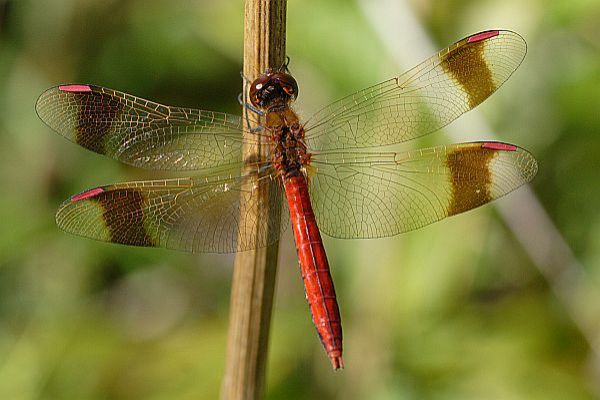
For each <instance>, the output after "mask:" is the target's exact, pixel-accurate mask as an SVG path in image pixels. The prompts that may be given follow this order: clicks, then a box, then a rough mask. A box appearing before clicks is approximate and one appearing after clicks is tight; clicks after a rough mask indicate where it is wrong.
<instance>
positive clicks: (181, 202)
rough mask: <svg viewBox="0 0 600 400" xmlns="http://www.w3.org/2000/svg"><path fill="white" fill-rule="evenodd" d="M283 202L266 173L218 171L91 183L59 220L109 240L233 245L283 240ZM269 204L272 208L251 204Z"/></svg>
mask: <svg viewBox="0 0 600 400" xmlns="http://www.w3.org/2000/svg"><path fill="white" fill-rule="evenodd" d="M256 178H258V179H256ZM265 191H266V195H265V194H262V193H263V192H265ZM259 194H260V195H259ZM282 204H283V203H282V191H281V188H280V186H279V184H278V181H276V180H271V179H270V177H269V176H267V174H263V175H262V176H260V177H257V176H255V175H254V174H253V175H248V176H241V177H240V176H231V175H211V176H203V177H196V178H181V179H168V180H154V181H140V182H129V183H119V184H114V185H108V186H101V187H98V188H94V189H90V190H87V191H85V192H83V193H81V194H78V195H75V196H73V197H71V198H70V199H69V200H67V201H65V202H64V203H63V204H62V206H61V207H60V209H59V210H58V212H57V214H56V222H57V224H58V226H59V227H60V228H61V229H63V230H65V231H67V232H69V233H73V234H76V235H80V236H85V237H88V238H92V239H96V240H102V241H106V242H113V243H120V244H127V245H133V246H147V247H165V248H169V249H175V250H183V251H190V252H212V253H228V252H235V251H244V250H250V249H255V248H258V247H263V246H265V245H267V244H269V243H270V242H273V241H276V240H278V238H279V236H280V229H281V228H280V224H279V221H278V220H277V218H279V214H281V211H282ZM264 205H268V207H269V210H272V211H271V212H270V213H269V214H268V215H256V214H255V213H250V211H248V210H253V209H254V208H255V207H258V206H264ZM242 213H244V216H245V218H242ZM283 228H285V224H284V225H283Z"/></svg>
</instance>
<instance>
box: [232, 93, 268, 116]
mask: <svg viewBox="0 0 600 400" xmlns="http://www.w3.org/2000/svg"><path fill="white" fill-rule="evenodd" d="M238 103H240V105H241V106H242V107H245V108H247V109H248V110H250V111H252V112H253V113H255V114H258V115H259V116H261V117H262V116H263V115H265V113H264V111H262V110H259V109H258V108H256V107H254V106H253V105H252V104H250V103H248V102H246V101H245V100H244V99H242V93H240V94H239V95H238Z"/></svg>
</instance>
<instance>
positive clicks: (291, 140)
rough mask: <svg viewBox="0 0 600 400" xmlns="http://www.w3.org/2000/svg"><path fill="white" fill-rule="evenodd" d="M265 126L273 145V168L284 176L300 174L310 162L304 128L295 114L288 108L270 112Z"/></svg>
mask: <svg viewBox="0 0 600 400" xmlns="http://www.w3.org/2000/svg"><path fill="white" fill-rule="evenodd" d="M267 126H268V127H269V129H270V131H271V140H272V141H273V143H274V144H275V147H274V151H273V157H272V162H273V165H274V166H275V168H276V169H277V170H278V171H279V172H280V173H282V174H283V175H284V176H290V175H298V174H299V173H302V171H303V170H304V167H305V166H306V165H307V164H308V163H309V162H310V154H309V153H308V152H307V151H306V145H305V144H304V127H303V126H302V125H300V123H299V122H298V118H297V116H296V114H295V113H294V112H293V111H292V110H291V109H290V108H286V109H285V110H282V111H274V112H270V113H268V115H267Z"/></svg>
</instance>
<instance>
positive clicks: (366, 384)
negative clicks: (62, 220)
mask: <svg viewBox="0 0 600 400" xmlns="http://www.w3.org/2000/svg"><path fill="white" fill-rule="evenodd" d="M377 7H379V8H377ZM387 7H390V8H389V11H386V10H387ZM409 22H410V23H409ZM599 26H600V2H598V1H597V0H573V1H567V0H551V1H542V0H526V1H523V0H483V1H481V0H477V1H471V0H448V1H433V0H412V1H410V2H408V3H405V2H403V1H401V0H396V1H383V0H381V1H380V0H373V1H368V0H365V1H362V2H354V1H343V0H337V1H333V0H329V1H318V0H290V2H289V6H288V38H287V43H288V48H287V52H288V54H289V56H290V57H291V64H290V69H291V71H292V72H293V73H294V75H295V76H296V78H297V79H298V82H299V85H300V99H299V104H298V111H299V112H300V113H302V115H305V116H308V115H310V113H311V111H315V110H317V109H318V108H320V106H322V105H323V104H325V103H327V102H328V101H332V100H334V99H336V98H338V97H340V96H342V95H345V94H348V93H350V92H352V91H355V90H358V89H361V88H363V87H365V86H368V85H370V84H373V83H376V82H379V81H381V80H384V79H387V78H389V77H391V76H394V75H397V74H398V73H399V72H401V71H403V70H406V69H408V68H409V67H411V66H412V65H399V63H398V57H397V56H394V55H393V51H392V50H391V47H390V43H395V45H396V46H397V47H398V48H399V49H401V50H402V53H403V54H406V57H407V59H410V60H411V62H412V61H414V63H413V64H415V63H416V62H418V61H419V60H420V59H419V58H416V57H420V55H421V52H423V51H424V49H423V47H422V45H421V43H422V42H420V41H419V40H417V39H415V38H416V37H418V35H417V34H416V33H415V32H421V34H423V33H424V34H425V35H426V37H427V39H428V40H430V41H431V42H432V43H434V46H435V47H434V48H436V49H441V48H443V47H445V46H446V45H448V44H450V43H452V42H454V41H456V40H458V39H460V38H462V37H464V36H466V35H468V34H471V33H474V32H477V31H479V30H484V29H489V28H507V29H512V30H515V31H517V32H519V33H521V34H522V35H523V36H524V37H525V38H526V40H527V42H528V45H529V52H528V55H527V57H526V59H525V62H524V64H523V65H522V66H521V68H520V69H519V70H518V71H517V73H516V74H515V75H514V76H513V77H512V78H511V79H510V80H509V81H508V83H507V84H506V85H505V86H504V87H503V88H502V89H501V90H499V92H498V93H496V94H495V95H494V96H492V98H490V99H489V100H488V101H487V102H486V103H485V104H483V105H482V106H480V107H479V108H478V109H477V111H476V113H477V115H479V117H478V118H483V119H484V120H485V121H487V124H489V131H488V130H487V128H486V131H481V130H477V129H473V128H472V125H470V124H469V123H463V124H464V125H459V126H460V127H461V132H462V134H464V135H465V137H467V138H469V139H470V140H476V139H486V138H488V139H489V138H491V137H492V136H491V135H492V133H495V134H497V135H498V136H497V137H499V138H501V139H502V140H505V141H510V142H514V143H517V144H519V145H521V146H523V147H525V148H527V149H529V150H530V151H531V152H532V153H533V154H534V155H535V156H536V157H537V159H538V161H539V173H538V176H537V177H536V178H535V180H534V181H533V183H532V190H533V194H534V195H535V196H536V198H537V199H538V200H539V202H540V203H541V205H542V206H543V209H544V210H545V211H546V212H547V215H548V216H549V219H550V221H552V222H553V224H554V226H555V227H556V231H554V230H553V228H552V226H551V225H550V226H548V225H545V224H544V223H543V222H541V220H540V219H538V218H537V217H534V216H533V215H534V214H535V213H533V212H532V214H531V215H532V216H531V217H528V215H529V214H528V212H527V210H529V209H530V206H531V205H530V204H529V203H528V201H529V200H527V199H525V200H519V199H521V198H522V197H523V196H521V197H519V194H518V193H515V194H514V195H515V196H516V197H515V198H516V200H512V201H511V200H510V199H509V198H508V199H502V200H500V201H499V202H497V203H500V204H501V205H502V206H503V208H504V209H505V210H506V209H508V212H509V213H510V212H511V211H510V210H511V209H513V211H515V212H517V215H521V216H522V215H524V216H525V217H524V218H523V217H521V218H518V220H519V221H518V222H521V223H522V225H523V226H525V227H529V228H531V229H532V230H531V231H526V232H530V233H528V234H525V235H524V236H521V237H520V238H519V236H518V234H515V231H514V221H513V224H512V225H511V224H510V223H507V222H506V220H505V219H504V218H503V216H502V215H504V213H500V212H499V211H498V209H497V208H496V207H494V206H486V207H483V208H481V209H478V210H476V211H472V212H469V213H467V214H464V215H461V216H459V217H455V218H451V219H448V220H446V221H443V222H440V223H438V224H435V225H432V226H429V227H427V228H424V229H421V230H419V231H416V232H412V233H409V234H405V235H402V236H399V237H395V238H390V239H381V240H369V241H341V240H334V239H326V242H325V245H326V248H327V250H328V252H329V257H330V263H331V265H332V268H333V274H334V278H335V280H336V286H337V292H338V295H339V300H340V306H341V311H342V316H343V320H344V328H345V331H344V333H345V348H346V350H345V361H346V365H347V368H346V370H344V371H343V372H337V373H334V372H332V371H331V368H330V365H329V361H328V360H327V358H326V356H325V354H324V352H323V350H322V348H321V345H320V343H319V340H318V338H317V336H316V333H315V330H314V328H313V326H312V324H311V320H310V317H309V313H308V308H307V306H306V302H305V300H304V293H303V288H302V282H301V279H300V274H299V270H298V267H297V261H296V258H295V250H294V247H293V242H292V238H291V236H290V234H289V232H288V233H287V234H286V235H285V236H284V238H283V240H282V243H281V246H280V266H279V273H278V281H277V292H276V298H275V308H274V312H273V322H272V332H271V346H270V352H269V364H268V371H267V373H268V377H267V396H266V397H267V399H329V398H331V399H333V398H336V399H338V398H339V399H342V398H343V399H591V398H598V397H599V396H600V384H599V382H600V354H599V349H600V346H599V339H598V338H599V335H600V308H599V305H600V212H598V206H600V181H599V177H598V171H599V170H600V161H599V160H600V157H599V156H598V154H600V135H599V133H600V132H599V129H600V34H599V33H598V28H599ZM388 27H389V29H387V28H388ZM394 29H401V32H403V33H402V34H397V33H394V32H396V31H395V30H394ZM242 33H243V2H242V0H219V1H214V0H170V1H168V2H167V1H158V0H43V1H42V0H14V1H10V0H8V1H7V0H4V1H0V183H1V186H0V187H1V188H2V189H1V193H0V398H2V399H214V398H217V397H218V393H219V388H220V384H221V376H222V373H223V369H224V358H225V343H226V337H227V318H228V311H229V308H228V301H229V289H230V278H231V272H232V264H233V256H231V255H210V254H208V255H189V254H183V253H177V252H172V251H167V250H160V249H138V248H127V247H122V246H117V245H111V244H104V243H98V242H93V241H90V240H85V239H82V238H78V237H73V236H69V235H67V234H64V233H62V232H60V231H59V230H58V229H57V228H56V227H55V225H54V212H55V210H56V208H57V206H58V205H59V204H60V203H61V202H62V201H63V200H64V199H66V198H67V197H68V196H70V195H72V194H74V193H78V192H80V191H81V190H83V189H86V188H89V187H94V186H97V185H100V184H105V183H111V182H117V181H123V180H131V179H135V178H139V177H148V176H149V174H148V172H144V171H139V170H136V169H133V168H129V167H126V166H123V165H120V164H118V163H117V162H115V161H111V160H109V159H104V158H103V157H101V156H98V155H96V154H92V153H90V152H87V151H85V150H83V149H81V148H78V147H77V146H75V145H73V144H71V143H69V142H67V141H65V140H63V139H62V138H61V137H60V136H58V135H56V134H55V133H53V132H51V131H50V129H48V128H47V127H46V126H45V125H44V124H43V123H42V122H41V121H40V120H38V119H37V117H36V115H35V111H34V103H35V100H36V98H37V96H38V95H39V94H40V93H41V92H42V91H43V90H44V89H46V88H47V87H49V86H54V85H56V84H59V83H73V82H80V83H94V84H98V85H104V86H108V87H112V88H116V89H119V90H122V91H125V92H129V93H133V94H136V95H138V96H141V97H146V98H150V99H153V100H156V101H160V102H163V103H167V104H174V105H181V106H190V107H197V108H205V109H209V110H220V111H227V112H232V113H239V111H240V110H239V105H238V104H237V101H236V97H237V95H238V93H239V92H240V91H241V79H240V75H239V71H240V70H241V68H242V66H241V60H242ZM413 33H414V34H415V35H412V34H413ZM394 35H395V36H394ZM420 37H421V39H422V38H423V35H421V36H420ZM417 54H418V56H417ZM465 118H471V117H469V116H465ZM457 123H458V124H460V123H461V122H457ZM452 141H453V139H452V138H451V137H450V136H449V135H447V134H445V133H444V132H443V131H442V132H440V133H437V134H434V135H431V136H429V137H428V138H426V139H424V140H422V141H420V142H418V143H417V145H430V144H442V143H450V142H452ZM519 212H521V214H519ZM535 215H537V214H535ZM543 215H544V214H543V213H542V216H543ZM522 232H523V231H522ZM531 232H537V233H535V234H532V233H531ZM536 243H537V244H539V246H538V245H536ZM564 245H566V246H564Z"/></svg>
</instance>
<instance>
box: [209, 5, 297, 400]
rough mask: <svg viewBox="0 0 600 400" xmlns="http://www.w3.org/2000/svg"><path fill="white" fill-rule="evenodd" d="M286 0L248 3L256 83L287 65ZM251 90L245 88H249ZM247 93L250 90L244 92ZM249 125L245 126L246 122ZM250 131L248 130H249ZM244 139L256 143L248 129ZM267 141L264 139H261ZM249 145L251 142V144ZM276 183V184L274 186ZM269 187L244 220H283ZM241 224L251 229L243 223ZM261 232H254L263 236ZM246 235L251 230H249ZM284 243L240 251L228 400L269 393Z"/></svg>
mask: <svg viewBox="0 0 600 400" xmlns="http://www.w3.org/2000/svg"><path fill="white" fill-rule="evenodd" d="M285 18H286V0H246V3H245V23H244V75H245V76H246V77H247V78H248V79H249V80H250V81H252V80H253V79H255V78H256V77H258V76H259V75H260V74H262V73H264V72H265V71H266V69H267V68H277V67H280V66H281V65H283V64H284V62H285ZM245 86H246V85H245ZM244 89H246V88H244ZM243 114H244V119H246V118H248V119H249V120H250V121H254V122H256V119H257V117H256V115H254V113H253V112H249V110H248V109H246V108H244V109H243ZM244 125H246V124H244ZM245 129H247V127H245ZM244 136H246V137H248V138H250V139H252V141H255V142H256V141H257V140H258V139H259V137H258V136H257V135H256V134H252V133H250V132H248V131H245V132H244ZM260 140H263V139H260ZM249 143H250V141H249ZM264 149H266V146H260V144H257V145H250V144H249V145H246V147H245V148H244V152H243V154H244V160H256V157H257V156H258V157H261V158H264V157H265V154H261V153H262V152H264ZM273 184H274V183H272V184H271V185H273ZM270 190H271V189H270V187H269V185H261V187H260V188H259V189H258V190H257V191H256V193H254V195H256V196H261V197H262V199H265V201H258V202H253V205H244V204H242V207H241V216H240V218H241V219H242V220H243V219H246V220H248V219H251V220H253V221H256V223H257V224H258V223H259V222H261V223H264V220H265V219H266V218H274V219H276V220H279V219H280V214H279V213H280V208H278V209H277V210H272V209H268V206H267V205H268V201H266V199H268V198H269V191H270ZM240 225H246V224H244V223H243V222H241V223H240ZM258 230H259V228H258V227H256V228H255V229H254V232H255V233H256V234H257V235H258ZM244 234H245V235H247V230H246V231H245V232H244ZM278 248H279V244H278V242H275V243H274V244H272V245H270V246H268V247H265V248H259V249H256V250H251V251H246V252H242V253H238V255H237V257H236V259H235V266H234V273H233V282H232V289H231V305H230V314H229V334H228V339H227V358H226V363H225V375H224V379H223V385H222V388H221V398H222V399H224V400H241V399H244V400H248V399H260V398H262V397H263V395H264V382H265V367H266V360H267V346H268V339H269V328H270V322H271V310H272V307H273V294H274V288H275V276H276V270H277V253H278Z"/></svg>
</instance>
